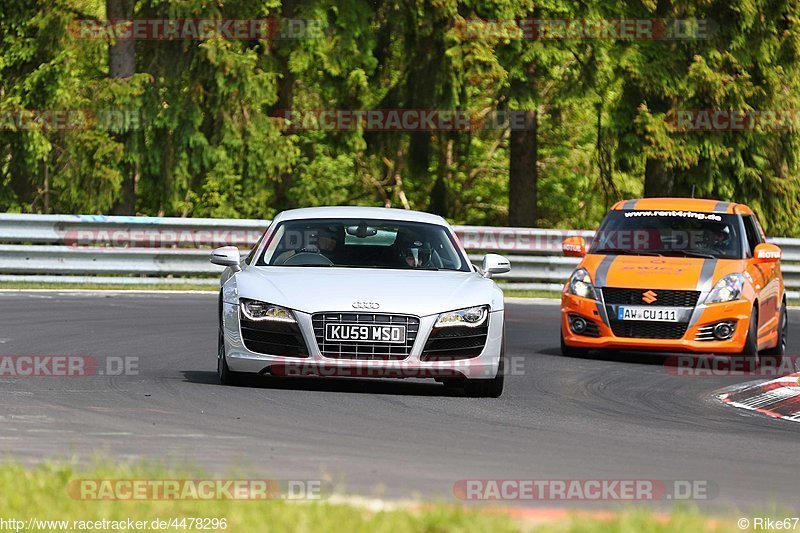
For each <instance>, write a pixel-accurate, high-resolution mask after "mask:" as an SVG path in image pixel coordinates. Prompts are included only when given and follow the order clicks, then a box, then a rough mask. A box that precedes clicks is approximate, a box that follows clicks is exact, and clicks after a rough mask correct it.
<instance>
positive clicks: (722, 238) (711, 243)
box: [706, 224, 731, 255]
mask: <svg viewBox="0 0 800 533" xmlns="http://www.w3.org/2000/svg"><path fill="white" fill-rule="evenodd" d="M706 246H707V247H708V249H710V250H713V251H714V252H717V253H718V254H721V255H725V254H728V253H730V252H731V234H730V229H729V228H728V226H727V225H725V224H714V225H713V226H711V227H709V228H708V230H707V232H706Z"/></svg>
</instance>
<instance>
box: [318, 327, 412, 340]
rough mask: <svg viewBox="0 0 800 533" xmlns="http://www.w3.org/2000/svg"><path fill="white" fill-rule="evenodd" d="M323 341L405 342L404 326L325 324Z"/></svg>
mask: <svg viewBox="0 0 800 533" xmlns="http://www.w3.org/2000/svg"><path fill="white" fill-rule="evenodd" d="M325 342H387V343H391V344H403V343H405V342H406V327H405V326H386V325H380V324H326V325H325Z"/></svg>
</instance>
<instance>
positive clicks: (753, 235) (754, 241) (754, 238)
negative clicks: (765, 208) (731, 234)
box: [742, 215, 763, 257]
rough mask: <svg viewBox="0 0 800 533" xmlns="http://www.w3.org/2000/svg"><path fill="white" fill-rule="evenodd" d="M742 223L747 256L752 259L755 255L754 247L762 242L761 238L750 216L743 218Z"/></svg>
mask: <svg viewBox="0 0 800 533" xmlns="http://www.w3.org/2000/svg"><path fill="white" fill-rule="evenodd" d="M742 221H743V222H744V233H745V236H746V237H747V247H748V250H747V251H748V254H747V255H748V257H753V255H755V253H756V246H757V245H758V244H760V243H761V242H763V238H762V237H761V232H760V231H759V230H758V227H757V226H756V221H755V218H754V217H753V216H752V215H747V216H743V217H742Z"/></svg>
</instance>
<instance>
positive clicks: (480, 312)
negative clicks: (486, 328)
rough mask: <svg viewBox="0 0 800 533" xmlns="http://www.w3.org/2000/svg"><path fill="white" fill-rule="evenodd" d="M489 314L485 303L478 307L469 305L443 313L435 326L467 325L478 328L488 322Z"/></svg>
mask: <svg viewBox="0 0 800 533" xmlns="http://www.w3.org/2000/svg"><path fill="white" fill-rule="evenodd" d="M488 316H489V309H488V307H487V306H485V305H481V306H478V307H467V308H466V309H459V310H457V311H450V312H448V313H442V314H441V315H439V318H438V319H437V320H436V324H434V326H433V327H434V328H447V327H451V326H466V327H468V328H476V327H478V326H480V325H482V324H483V323H484V322H486V317H488Z"/></svg>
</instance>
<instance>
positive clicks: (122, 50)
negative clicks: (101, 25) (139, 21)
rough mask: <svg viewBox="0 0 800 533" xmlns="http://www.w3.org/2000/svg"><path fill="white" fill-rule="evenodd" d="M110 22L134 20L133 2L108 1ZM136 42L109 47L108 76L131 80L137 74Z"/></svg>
mask: <svg viewBox="0 0 800 533" xmlns="http://www.w3.org/2000/svg"><path fill="white" fill-rule="evenodd" d="M106 16H107V17H108V18H109V19H110V20H114V19H130V18H133V0H106ZM135 45H136V41H134V40H133V39H127V40H117V41H114V42H113V43H110V44H109V45H108V74H109V76H110V77H112V78H130V77H131V76H133V74H134V73H135V72H136V53H135V52H136V46H135Z"/></svg>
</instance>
